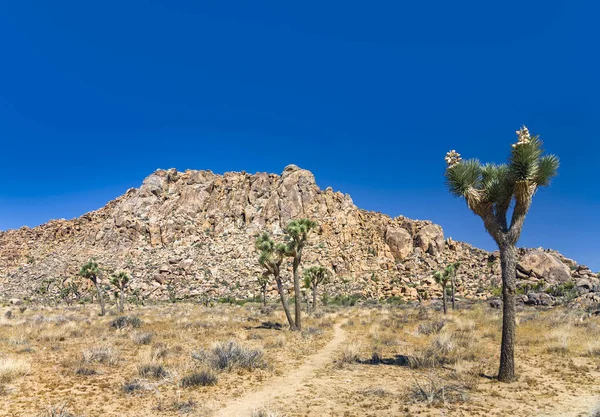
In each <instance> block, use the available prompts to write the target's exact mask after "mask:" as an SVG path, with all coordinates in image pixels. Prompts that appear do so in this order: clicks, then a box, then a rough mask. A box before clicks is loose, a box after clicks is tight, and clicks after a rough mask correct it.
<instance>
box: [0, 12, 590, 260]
mask: <svg viewBox="0 0 600 417" xmlns="http://www.w3.org/2000/svg"><path fill="white" fill-rule="evenodd" d="M599 15H600V6H598V5H596V2H592V1H589V2H578V1H564V2H557V1H539V2H527V1H519V2H517V1H502V2H500V1H496V2H487V1H481V0H477V1H454V2H449V1H412V2H400V1H372V2H366V1H363V2H353V1H340V2H336V1H303V2H286V1H280V0H278V1H268V2H267V1H253V2H250V1H247V2H239V3H233V2H224V1H214V2H210V1H207V2H204V1H203V2H196V1H166V0H162V1H158V0H149V1H143V2H141V1H139V2H138V1H119V2H116V1H103V2H87V1H53V2H47V1H44V2H42V1H40V2H31V1H27V0H20V1H12V2H9V1H5V2H2V4H1V5H0V37H1V39H2V42H1V43H0V54H1V55H0V56H1V57H2V60H1V65H0V80H1V81H0V141H1V143H2V148H1V152H2V164H1V165H0V170H1V172H0V178H2V180H1V188H0V229H7V228H16V227H20V226H22V225H29V226H35V225H37V224H40V223H43V222H46V221H47V220H49V219H52V218H72V217H75V216H79V215H81V214H83V213H85V212H87V211H89V210H93V209H97V208H99V207H101V206H103V205H104V204H105V203H106V202H107V201H108V200H110V199H113V198H115V197H117V196H118V195H120V194H122V193H123V192H124V191H125V190H126V189H127V188H129V187H137V186H139V185H140V184H141V182H142V180H143V179H144V177H146V176H147V175H148V174H150V173H151V172H152V171H154V170H155V169H157V168H170V167H175V168H177V169H180V170H185V169H187V168H192V169H211V170H213V171H215V172H218V173H222V172H225V171H234V170H235V171H241V170H246V171H248V172H256V171H268V172H276V173H279V172H281V171H282V170H283V168H284V167H285V166H286V165H287V164H289V163H295V164H297V165H299V166H301V167H303V168H306V169H310V170H311V171H313V172H314V174H315V175H316V178H317V182H318V184H319V185H320V186H321V187H323V188H324V187H327V186H332V187H333V188H334V189H336V190H341V191H343V192H346V193H349V194H351V195H352V197H353V199H354V202H355V203H356V204H357V205H358V206H360V207H362V208H366V209H370V210H376V211H381V212H384V213H388V214H390V215H393V216H396V215H399V214H403V215H406V216H408V217H412V218H419V219H431V220H433V221H435V222H436V223H439V224H441V225H442V226H443V227H444V229H445V232H446V235H447V236H452V237H453V238H455V239H460V240H464V241H468V242H470V243H472V244H474V245H477V246H480V247H483V248H487V249H493V248H494V245H493V242H492V241H491V239H490V238H489V237H488V236H487V235H486V233H485V231H484V228H483V225H482V224H481V221H480V219H479V218H477V217H475V216H474V215H472V214H471V213H470V212H469V211H468V210H467V208H466V206H465V205H464V203H463V202H461V201H459V200H455V199H453V198H452V197H451V196H450V195H449V194H448V192H447V191H446V189H445V187H444V184H443V171H444V167H445V166H444V160H443V158H444V154H445V152H446V151H447V150H449V149H456V150H458V151H459V152H461V153H462V154H463V156H465V157H479V158H480V159H482V160H485V161H495V162H502V161H503V160H504V159H505V157H506V155H507V154H508V151H509V149H510V144H511V143H512V142H514V141H515V135H514V131H515V130H516V129H517V128H518V127H519V126H520V125H521V124H523V123H524V124H526V125H527V126H528V127H529V128H530V129H531V130H532V132H534V133H539V134H541V136H542V139H544V141H545V143H546V147H547V149H548V151H550V152H552V153H556V154H558V155H559V156H560V158H561V161H562V166H561V168H560V176H559V177H558V178H557V179H556V180H555V181H554V183H553V184H552V186H551V187H550V188H548V189H543V190H541V191H540V192H539V193H538V194H537V195H536V197H535V200H534V203H533V207H532V209H531V212H530V215H529V216H528V218H527V221H526V224H525V230H524V234H523V236H522V239H521V241H520V242H519V243H520V245H522V246H532V247H537V246H544V247H551V248H556V249H558V250H560V251H561V252H563V253H564V254H565V255H567V256H571V257H575V258H576V259H577V260H579V261H580V262H582V263H585V264H588V265H589V266H590V267H592V268H593V269H594V270H599V269H600V256H599V255H600V254H599V252H600V219H599V217H598V213H600V185H599V183H598V180H599V179H600V169H599V168H598V162H597V161H598V154H599V152H600V145H599V139H600V138H599V134H598V132H599V129H600V99H599V97H600V81H599V77H600V65H599V64H600V54H599V46H598V42H599V41H600V29H599V28H600V25H598V16H599Z"/></svg>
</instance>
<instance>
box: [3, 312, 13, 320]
mask: <svg viewBox="0 0 600 417" xmlns="http://www.w3.org/2000/svg"><path fill="white" fill-rule="evenodd" d="M4 317H6V318H7V319H8V320H10V319H12V311H11V310H7V311H6V313H4Z"/></svg>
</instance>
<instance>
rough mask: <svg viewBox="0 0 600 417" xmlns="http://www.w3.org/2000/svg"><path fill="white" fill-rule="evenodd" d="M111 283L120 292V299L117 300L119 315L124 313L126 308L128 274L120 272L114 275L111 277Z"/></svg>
mask: <svg viewBox="0 0 600 417" xmlns="http://www.w3.org/2000/svg"><path fill="white" fill-rule="evenodd" d="M110 283H111V284H112V285H114V286H115V287H117V289H118V290H119V298H118V299H117V306H118V308H119V313H122V312H123V310H124V307H125V288H127V286H128V285H129V275H127V272H119V273H117V274H113V275H112V276H111V277H110Z"/></svg>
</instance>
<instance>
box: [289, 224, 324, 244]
mask: <svg viewBox="0 0 600 417" xmlns="http://www.w3.org/2000/svg"><path fill="white" fill-rule="evenodd" d="M315 227H317V222H314V221H312V220H310V219H298V220H292V221H291V222H289V223H288V225H287V226H286V228H285V233H286V234H287V235H288V236H289V237H290V238H291V239H292V240H294V241H296V242H298V241H301V240H306V237H307V235H308V233H309V232H310V231H311V230H312V229H314V228H315Z"/></svg>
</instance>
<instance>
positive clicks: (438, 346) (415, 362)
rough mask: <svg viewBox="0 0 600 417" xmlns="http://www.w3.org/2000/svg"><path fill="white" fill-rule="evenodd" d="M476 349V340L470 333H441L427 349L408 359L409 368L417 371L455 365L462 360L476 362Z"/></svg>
mask: <svg viewBox="0 0 600 417" xmlns="http://www.w3.org/2000/svg"><path fill="white" fill-rule="evenodd" d="M475 347H476V343H475V340H474V338H473V337H472V336H470V334H469V333H464V332H459V333H449V332H444V333H440V334H439V335H437V336H436V337H435V338H433V339H432V340H431V341H430V342H429V344H428V345H427V346H426V347H425V349H423V350H420V351H418V352H416V353H415V354H414V355H412V356H410V357H409V358H408V366H409V367H411V368H415V369H417V368H432V367H436V366H443V365H447V364H453V363H456V362H457V361H459V360H460V359H468V360H474V359H476V358H475V356H476V354H475V350H474V349H475Z"/></svg>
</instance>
